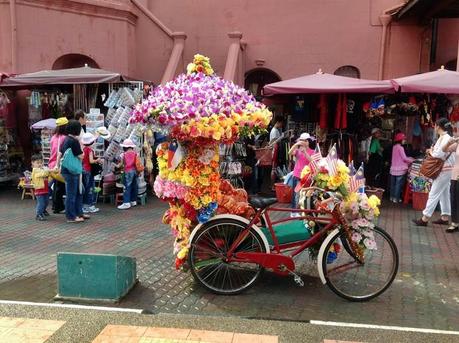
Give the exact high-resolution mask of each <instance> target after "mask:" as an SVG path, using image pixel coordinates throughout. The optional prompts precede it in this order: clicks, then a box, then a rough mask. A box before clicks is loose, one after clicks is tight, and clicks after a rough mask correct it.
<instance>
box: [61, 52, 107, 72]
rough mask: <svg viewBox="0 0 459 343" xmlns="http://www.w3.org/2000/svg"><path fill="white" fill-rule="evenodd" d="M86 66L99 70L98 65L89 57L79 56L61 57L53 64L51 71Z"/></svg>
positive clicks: (68, 55)
mask: <svg viewBox="0 0 459 343" xmlns="http://www.w3.org/2000/svg"><path fill="white" fill-rule="evenodd" d="M85 64H87V65H88V66H89V67H92V68H99V65H98V64H97V62H96V61H94V60H93V59H92V58H91V57H88V56H86V55H81V54H67V55H62V56H61V57H59V58H58V59H57V60H56V61H55V62H54V63H53V70H58V69H68V68H80V67H84V65H85Z"/></svg>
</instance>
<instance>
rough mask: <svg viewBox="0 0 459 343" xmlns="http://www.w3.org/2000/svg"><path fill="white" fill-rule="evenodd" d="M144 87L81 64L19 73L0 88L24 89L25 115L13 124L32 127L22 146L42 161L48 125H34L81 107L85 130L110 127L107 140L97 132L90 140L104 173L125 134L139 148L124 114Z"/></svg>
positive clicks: (45, 154)
mask: <svg viewBox="0 0 459 343" xmlns="http://www.w3.org/2000/svg"><path fill="white" fill-rule="evenodd" d="M143 86H144V85H143V82H141V81H132V80H131V79H130V78H128V77H126V76H123V75H122V74H119V73H115V72H111V71H106V70H103V69H96V68H90V67H88V66H84V67H81V68H71V69H62V70H44V71H39V72H34V73H27V74H21V75H17V76H15V77H11V78H8V79H5V80H4V81H3V82H2V83H1V84H0V89H2V90H3V91H4V92H8V94H11V95H12V96H16V94H17V93H19V92H20V91H21V90H27V91H28V93H27V94H26V97H25V100H26V111H23V110H22V111H21V115H23V116H24V112H26V117H27V119H26V120H25V121H21V122H17V123H16V127H15V129H16V130H17V131H21V130H22V131H24V128H22V127H21V125H22V126H24V125H26V127H27V129H28V128H29V127H32V130H31V131H29V130H27V131H28V133H29V135H31V136H30V138H29V141H30V145H28V146H27V147H28V149H24V150H26V152H27V153H28V155H30V154H32V153H39V152H41V153H42V154H43V157H44V159H45V161H46V160H47V158H48V150H49V138H50V136H51V135H52V130H50V128H48V127H42V126H41V125H35V124H37V123H39V122H42V121H44V120H47V119H50V120H53V119H55V118H58V117H63V116H65V117H68V118H73V115H74V111H75V110H77V109H81V110H83V111H84V113H85V117H86V118H85V119H86V130H87V132H90V133H93V134H96V135H98V136H101V135H100V133H99V131H98V129H99V128H104V127H108V128H109V129H110V135H109V136H110V138H107V137H108V136H106V137H105V138H107V139H108V140H109V142H110V143H109V144H106V142H105V140H104V139H103V138H102V137H99V139H98V140H97V141H96V143H95V145H94V150H95V155H96V156H97V157H104V159H105V165H104V172H105V173H108V172H109V171H110V170H111V169H113V168H112V166H113V162H114V161H116V160H117V158H118V157H119V154H120V151H119V143H120V142H121V141H122V140H123V139H125V138H128V137H131V138H132V139H133V141H135V142H136V144H137V148H138V150H142V142H143V140H142V139H141V137H140V136H141V132H138V131H136V130H134V127H133V126H132V125H131V126H130V125H129V123H128V117H129V113H130V112H131V111H132V108H133V106H134V105H135V104H136V103H138V102H140V101H141V99H142V96H143ZM19 101H20V100H18V102H19ZM12 102H14V101H12ZM122 113H124V115H123V116H121V114H122ZM115 114H116V115H115ZM16 115H18V111H15V110H13V111H10V113H9V114H8V116H7V117H15V116H16ZM120 117H122V118H120ZM0 133H1V130H0ZM22 169H24V166H23V168H22ZM140 188H141V190H142V191H143V192H145V190H146V185H145V184H144V183H143V184H141V187H140Z"/></svg>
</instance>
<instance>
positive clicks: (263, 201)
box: [249, 196, 277, 209]
mask: <svg viewBox="0 0 459 343" xmlns="http://www.w3.org/2000/svg"><path fill="white" fill-rule="evenodd" d="M276 202H277V199H276V198H263V197H256V196H255V197H250V198H249V204H250V205H252V207H254V208H259V209H264V208H266V207H268V206H270V205H272V204H275V203H276Z"/></svg>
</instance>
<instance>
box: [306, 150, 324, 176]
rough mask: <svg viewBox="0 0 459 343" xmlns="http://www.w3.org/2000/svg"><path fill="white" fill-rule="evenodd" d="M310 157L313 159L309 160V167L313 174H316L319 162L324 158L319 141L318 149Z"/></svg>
mask: <svg viewBox="0 0 459 343" xmlns="http://www.w3.org/2000/svg"><path fill="white" fill-rule="evenodd" d="M310 157H311V160H310V161H309V167H310V168H311V173H312V175H314V174H315V173H317V171H318V170H319V167H318V163H319V161H320V160H321V159H322V153H321V152H320V147H319V143H317V145H316V149H315V150H314V153H313V154H312V155H311V156H310Z"/></svg>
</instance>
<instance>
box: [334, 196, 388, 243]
mask: <svg viewBox="0 0 459 343" xmlns="http://www.w3.org/2000/svg"><path fill="white" fill-rule="evenodd" d="M379 205H381V201H380V200H379V198H378V197H377V196H375V195H372V196H370V197H368V196H367V195H366V194H365V193H351V194H350V195H349V196H348V197H347V199H346V200H345V201H343V202H342V203H341V205H340V210H341V213H343V215H344V218H345V219H346V220H347V222H348V223H349V226H350V229H351V233H352V234H351V238H352V241H353V242H355V243H357V244H358V245H359V246H360V248H361V249H369V250H376V249H377V246H376V241H375V237H374V234H373V231H371V230H368V229H372V228H373V227H374V224H373V221H374V220H375V218H376V217H378V216H379V213H380V212H379Z"/></svg>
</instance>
